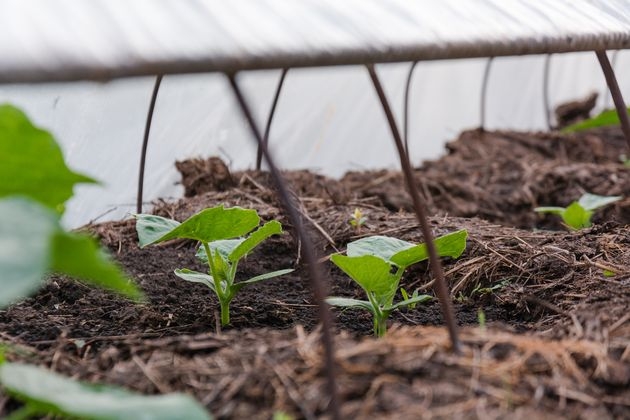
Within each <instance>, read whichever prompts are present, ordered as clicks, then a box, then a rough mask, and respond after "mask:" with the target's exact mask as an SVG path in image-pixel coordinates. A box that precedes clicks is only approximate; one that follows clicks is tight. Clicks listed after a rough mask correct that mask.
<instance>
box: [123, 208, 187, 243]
mask: <svg viewBox="0 0 630 420" xmlns="http://www.w3.org/2000/svg"><path fill="white" fill-rule="evenodd" d="M134 217H135V218H136V220H137V221H136V232H137V233H138V239H139V241H140V248H144V247H145V246H147V245H149V244H152V243H154V242H157V241H158V239H160V238H161V237H163V236H164V235H166V234H167V233H168V232H170V231H172V230H173V229H175V228H176V227H177V226H179V225H180V223H179V222H178V221H176V220H172V219H167V218H166V217H162V216H155V215H152V214H136V215H134Z"/></svg>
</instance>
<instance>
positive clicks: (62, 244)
mask: <svg viewBox="0 0 630 420" xmlns="http://www.w3.org/2000/svg"><path fill="white" fill-rule="evenodd" d="M52 245H53V247H52V258H51V266H50V267H51V269H52V270H53V271H56V272H59V273H63V274H67V275H69V276H71V277H75V278H78V279H82V280H84V281H86V282H87V283H91V284H93V285H96V286H100V287H103V288H105V289H109V290H113V291H115V292H118V293H120V294H122V295H125V296H128V297H130V298H133V299H140V298H142V293H141V292H140V290H139V289H138V288H137V287H136V285H135V284H134V283H133V282H132V281H131V280H130V279H129V278H127V277H126V276H125V275H124V274H123V272H122V271H121V269H120V268H119V267H118V266H117V265H116V264H114V262H113V261H111V259H109V258H108V256H107V254H105V252H104V251H103V250H101V248H100V247H99V246H98V244H97V243H96V241H95V240H94V239H93V238H91V237H89V236H84V235H79V234H75V233H67V232H63V231H58V232H57V233H56V234H55V235H54V237H53V242H52Z"/></svg>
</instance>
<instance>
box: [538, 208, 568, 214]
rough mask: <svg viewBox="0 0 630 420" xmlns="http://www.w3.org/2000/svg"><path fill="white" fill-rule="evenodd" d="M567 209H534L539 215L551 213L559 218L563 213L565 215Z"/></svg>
mask: <svg viewBox="0 0 630 420" xmlns="http://www.w3.org/2000/svg"><path fill="white" fill-rule="evenodd" d="M565 210H566V209H565V208H564V207H549V206H547V207H536V208H535V209H534V211H535V212H537V213H549V214H557V215H559V216H562V213H564V211H565Z"/></svg>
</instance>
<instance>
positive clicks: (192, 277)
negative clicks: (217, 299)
mask: <svg viewBox="0 0 630 420" xmlns="http://www.w3.org/2000/svg"><path fill="white" fill-rule="evenodd" d="M175 275H176V276H177V277H179V278H180V279H183V280H186V281H190V282H193V283H201V284H205V285H206V286H208V287H209V288H211V289H212V290H213V291H214V292H215V293H216V288H215V287H214V280H213V279H212V276H211V275H209V274H206V273H200V272H199V271H193V270H189V269H187V268H180V269H177V270H175Z"/></svg>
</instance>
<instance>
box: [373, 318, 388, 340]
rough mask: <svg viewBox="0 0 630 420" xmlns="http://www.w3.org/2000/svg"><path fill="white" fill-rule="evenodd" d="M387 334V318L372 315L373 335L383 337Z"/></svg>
mask: <svg viewBox="0 0 630 420" xmlns="http://www.w3.org/2000/svg"><path fill="white" fill-rule="evenodd" d="M386 332H387V317H386V316H379V315H374V334H375V335H376V336H377V337H383V336H384V335H385V333H386Z"/></svg>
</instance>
